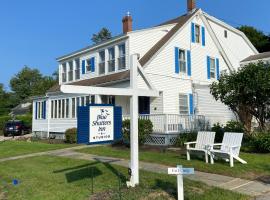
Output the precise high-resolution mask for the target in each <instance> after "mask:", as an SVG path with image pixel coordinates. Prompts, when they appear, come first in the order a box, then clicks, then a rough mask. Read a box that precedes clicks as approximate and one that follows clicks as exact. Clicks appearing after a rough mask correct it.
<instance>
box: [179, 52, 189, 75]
mask: <svg viewBox="0 0 270 200" xmlns="http://www.w3.org/2000/svg"><path fill="white" fill-rule="evenodd" d="M178 59H179V70H180V72H182V73H186V71H187V69H186V52H185V51H184V50H182V49H179V57H178Z"/></svg>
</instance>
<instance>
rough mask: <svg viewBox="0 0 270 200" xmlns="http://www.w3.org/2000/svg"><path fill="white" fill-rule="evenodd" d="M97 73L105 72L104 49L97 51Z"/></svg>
mask: <svg viewBox="0 0 270 200" xmlns="http://www.w3.org/2000/svg"><path fill="white" fill-rule="evenodd" d="M99 74H105V51H101V52H99Z"/></svg>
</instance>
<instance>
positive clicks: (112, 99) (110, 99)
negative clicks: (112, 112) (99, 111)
mask: <svg viewBox="0 0 270 200" xmlns="http://www.w3.org/2000/svg"><path fill="white" fill-rule="evenodd" d="M108 104H112V105H115V96H109V98H108Z"/></svg>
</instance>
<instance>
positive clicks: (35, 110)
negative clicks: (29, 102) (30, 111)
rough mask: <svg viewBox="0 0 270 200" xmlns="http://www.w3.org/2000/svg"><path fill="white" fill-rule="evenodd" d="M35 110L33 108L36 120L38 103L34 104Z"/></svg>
mask: <svg viewBox="0 0 270 200" xmlns="http://www.w3.org/2000/svg"><path fill="white" fill-rule="evenodd" d="M35 104H36V106H35V107H36V108H35V119H37V114H38V102H35Z"/></svg>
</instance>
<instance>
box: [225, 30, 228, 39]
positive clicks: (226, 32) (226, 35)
mask: <svg viewBox="0 0 270 200" xmlns="http://www.w3.org/2000/svg"><path fill="white" fill-rule="evenodd" d="M224 37H225V38H227V37H228V31H227V30H224Z"/></svg>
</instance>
